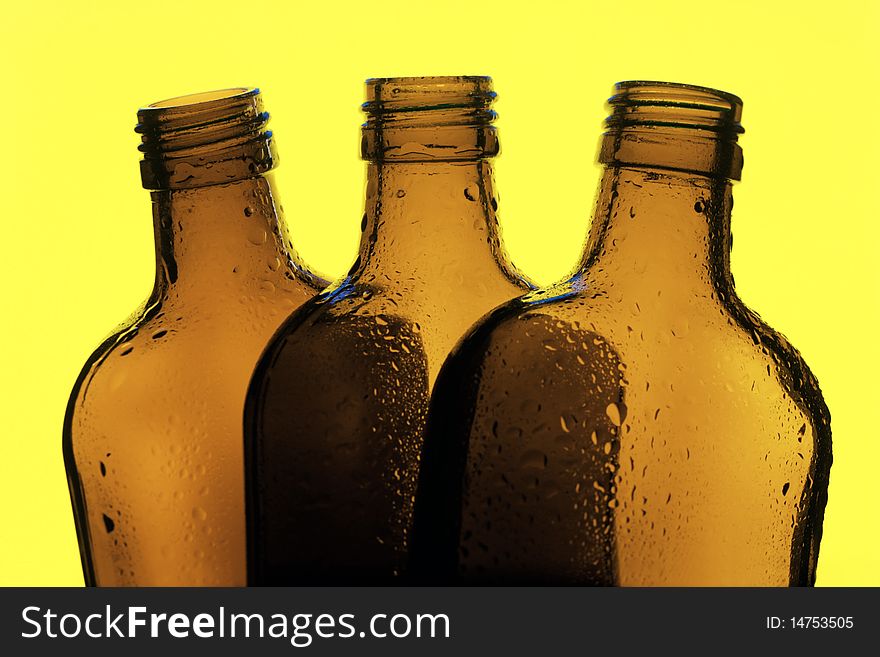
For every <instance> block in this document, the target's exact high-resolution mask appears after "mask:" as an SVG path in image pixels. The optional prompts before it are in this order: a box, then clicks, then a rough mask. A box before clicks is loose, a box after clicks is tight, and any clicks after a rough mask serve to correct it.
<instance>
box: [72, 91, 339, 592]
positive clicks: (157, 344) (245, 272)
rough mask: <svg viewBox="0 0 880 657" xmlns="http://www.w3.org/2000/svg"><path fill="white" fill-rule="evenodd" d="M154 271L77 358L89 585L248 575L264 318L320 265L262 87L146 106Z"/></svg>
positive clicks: (310, 284)
mask: <svg viewBox="0 0 880 657" xmlns="http://www.w3.org/2000/svg"><path fill="white" fill-rule="evenodd" d="M138 118H139V120H140V123H139V124H138V127H137V131H138V132H139V133H140V134H141V135H142V140H143V144H142V145H141V146H140V150H141V152H142V153H143V160H142V162H141V173H142V177H143V183H144V187H146V188H147V189H150V190H153V191H151V197H152V204H153V221H154V227H155V237H156V280H155V286H154V288H153V291H152V293H151V295H150V297H149V299H148V300H147V301H146V302H145V304H144V305H143V306H142V307H141V308H140V309H138V310H137V311H136V312H135V313H134V314H133V315H132V316H131V318H130V319H129V320H127V321H126V322H124V323H123V324H122V325H121V326H120V327H119V328H117V329H116V330H115V331H114V332H113V333H112V334H111V335H110V337H109V338H107V339H106V340H105V341H104V342H103V344H101V346H100V347H98V349H97V350H96V351H95V353H94V354H93V355H92V356H91V357H90V358H89V360H88V361H87V362H86V364H85V367H84V368H83V370H82V373H81V374H80V376H79V378H78V379H77V382H76V385H75V386H74V389H73V393H72V395H71V398H70V402H69V404H68V408H67V415H66V418H65V423H64V460H65V465H66V468H67V476H68V482H69V485H70V492H71V498H72V501H73V508H74V515H75V517H76V526H77V533H78V537H79V543H80V551H81V555H82V561H83V571H84V573H85V579H86V583H87V584H89V585H99V586H115V585H137V586H150V585H173V586H188V585H209V586H241V585H243V584H244V583H245V581H246V566H245V517H244V476H243V454H242V430H241V414H242V408H243V405H244V397H245V392H246V390H247V384H248V381H249V379H250V375H251V373H252V371H253V367H254V365H255V363H256V361H257V358H258V357H259V355H260V352H261V351H262V349H263V347H264V346H265V344H266V342H267V341H268V339H269V337H270V336H271V335H272V333H273V331H274V330H275V329H276V328H277V327H278V325H279V324H280V323H281V322H282V321H283V319H284V318H285V317H287V315H288V314H289V313H290V311H291V310H293V309H295V308H296V307H297V306H299V305H301V304H302V303H303V302H305V301H306V300H307V299H308V298H310V297H311V296H313V295H314V294H316V293H317V291H318V290H319V289H320V287H321V286H322V283H323V281H322V280H321V279H319V278H317V277H315V276H314V275H312V274H311V273H309V272H308V271H307V270H306V269H305V268H304V266H303V264H302V263H301V262H300V261H299V260H298V259H297V257H296V255H295V253H294V251H293V249H292V247H291V244H290V241H289V238H288V235H287V232H286V228H285V226H284V222H283V219H282V218H281V208H280V206H279V205H278V199H277V194H276V191H275V185H274V182H273V180H272V175H271V173H270V170H271V169H272V168H273V167H274V166H275V164H276V161H277V156H276V154H275V149H274V146H273V142H272V138H271V132H269V131H267V130H266V129H265V128H266V122H267V121H268V118H269V115H268V114H267V113H266V112H264V111H263V107H262V101H261V99H260V94H259V91H258V90H256V89H227V90H223V91H216V92H210V93H203V94H196V95H192V96H184V97H181V98H173V99H171V100H167V101H164V102H160V103H156V104H154V105H150V106H148V107H145V108H143V109H141V110H140V111H139V112H138Z"/></svg>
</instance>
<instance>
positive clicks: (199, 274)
mask: <svg viewBox="0 0 880 657" xmlns="http://www.w3.org/2000/svg"><path fill="white" fill-rule="evenodd" d="M151 198H152V202H153V226H154V233H155V239H156V265H157V266H156V288H157V290H160V291H161V290H169V289H174V290H175V292H176V293H177V294H182V293H185V291H186V290H188V289H194V290H198V292H199V294H200V295H204V294H206V293H208V294H210V295H211V296H213V295H224V294H228V293H229V292H230V290H234V289H241V288H243V287H244V288H248V287H253V288H255V289H256V288H259V287H260V285H265V284H266V280H264V279H267V277H272V278H276V277H277V274H278V273H279V272H285V271H289V272H291V274H290V276H289V277H290V278H293V273H292V272H294V271H296V269H300V270H302V266H301V264H300V263H299V262H298V259H296V256H295V255H293V252H292V250H291V249H290V244H289V239H288V237H287V234H286V230H285V227H284V222H283V220H281V219H280V217H281V208H280V206H279V205H278V202H277V196H276V192H275V185H274V181H273V179H272V176H271V174H267V175H265V176H255V177H253V178H246V179H244V180H238V181H235V182H232V183H228V184H223V185H209V186H204V187H196V188H192V189H170V190H159V191H154V192H151Z"/></svg>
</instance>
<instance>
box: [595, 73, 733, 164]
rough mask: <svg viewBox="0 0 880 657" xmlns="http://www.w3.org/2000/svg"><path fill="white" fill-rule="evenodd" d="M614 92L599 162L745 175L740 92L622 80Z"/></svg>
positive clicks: (609, 101) (609, 102) (668, 83)
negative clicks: (738, 95) (739, 141)
mask: <svg viewBox="0 0 880 657" xmlns="http://www.w3.org/2000/svg"><path fill="white" fill-rule="evenodd" d="M615 91H616V93H615V94H614V95H613V96H612V97H611V98H610V99H609V100H608V104H609V105H610V106H611V114H610V115H609V116H608V118H607V119H606V120H605V126H606V131H605V134H604V137H603V139H602V146H601V148H600V152H599V162H601V163H603V164H608V165H616V166H637V167H639V166H640V167H654V168H661V169H673V170H678V171H690V172H694V173H699V174H703V175H707V176H711V177H716V178H727V179H731V180H739V179H740V175H741V173H742V166H743V156H742V149H741V148H740V146H739V144H738V143H737V138H738V136H739V135H740V134H742V132H743V128H742V126H741V125H740V118H741V116H742V100H740V99H739V98H738V97H737V96H734V95H733V94H729V93H726V92H724V91H718V90H716V89H709V88H707V87H696V86H692V85H687V84H676V83H671V82H644V81H629V82H619V83H617V85H615Z"/></svg>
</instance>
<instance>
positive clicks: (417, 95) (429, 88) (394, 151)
mask: <svg viewBox="0 0 880 657" xmlns="http://www.w3.org/2000/svg"><path fill="white" fill-rule="evenodd" d="M366 86H367V93H366V98H367V100H366V102H365V103H364V104H363V105H362V109H363V111H364V113H365V114H366V115H367V120H366V122H365V123H364V124H363V126H362V130H363V138H362V140H361V154H362V156H363V158H364V159H365V160H370V161H374V162H383V161H390V162H395V161H396V162H442V161H461V160H480V159H485V158H489V157H493V156H495V155H497V154H498V149H499V145H498V136H497V132H496V129H495V127H494V126H493V125H492V123H493V122H494V121H495V118H496V116H497V115H496V113H495V111H494V110H492V108H491V106H492V103H493V102H494V101H495V97H496V94H495V92H494V91H493V90H492V79H491V78H489V77H484V76H443V77H419V78H415V77H411V78H373V79H370V80H367V82H366Z"/></svg>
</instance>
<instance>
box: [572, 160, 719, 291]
mask: <svg viewBox="0 0 880 657" xmlns="http://www.w3.org/2000/svg"><path fill="white" fill-rule="evenodd" d="M731 190H732V185H731V183H730V181H729V180H727V179H724V178H714V177H709V176H705V175H700V174H696V173H689V172H683V171H674V170H666V169H651V168H642V167H633V168H630V167H622V166H609V167H606V169H605V172H604V174H603V176H602V180H601V183H600V189H599V196H598V199H597V205H596V212H595V215H594V220H593V225H592V228H591V230H590V236H589V239H588V244H587V249H586V251H585V255H584V258H583V260H582V261H581V264H580V267H579V272H580V274H581V275H583V276H584V277H585V279H586V282H587V286H588V288H589V287H590V286H595V287H596V288H599V289H604V290H611V289H613V290H615V291H616V292H619V293H630V292H632V291H634V290H639V291H641V292H645V293H651V294H653V295H655V296H656V295H662V296H664V298H666V299H667V300H669V299H672V298H679V297H680V298H682V299H688V298H694V297H695V296H704V294H705V295H706V296H708V295H709V294H711V293H712V292H713V291H722V292H726V291H727V290H730V289H732V279H731V276H730V257H729V256H730V247H731V235H730V211H731V208H732V205H733V197H732V194H731ZM695 292H696V295H695Z"/></svg>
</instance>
